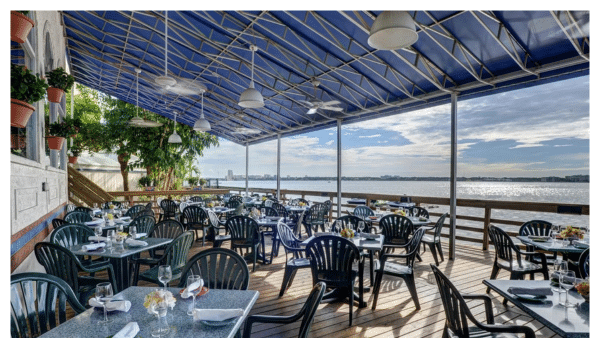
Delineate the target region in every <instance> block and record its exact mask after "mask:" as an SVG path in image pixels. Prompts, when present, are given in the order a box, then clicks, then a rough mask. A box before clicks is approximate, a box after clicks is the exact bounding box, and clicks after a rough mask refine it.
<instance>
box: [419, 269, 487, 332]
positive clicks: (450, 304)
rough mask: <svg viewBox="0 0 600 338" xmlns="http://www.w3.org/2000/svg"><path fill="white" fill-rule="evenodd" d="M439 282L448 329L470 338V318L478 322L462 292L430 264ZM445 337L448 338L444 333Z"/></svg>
mask: <svg viewBox="0 0 600 338" xmlns="http://www.w3.org/2000/svg"><path fill="white" fill-rule="evenodd" d="M430 266H431V269H432V270H433V275H434V276H435V281H436V282H437V286H438V290H439V292H440V295H441V299H442V304H443V306H444V312H445V313H446V327H447V329H449V330H450V331H452V333H454V334H455V335H456V336H458V337H461V338H467V337H469V321H468V320H467V318H469V319H470V320H471V321H472V322H477V321H476V320H475V318H474V317H473V315H472V314H471V311H470V310H469V307H468V306H467V304H466V303H465V300H464V299H463V297H462V296H461V294H460V292H458V290H457V289H456V287H455V286H454V284H452V282H451V281H450V280H449V279H448V277H446V276H445V275H444V273H442V271H441V270H440V269H438V267H436V266H435V265H434V264H430ZM444 336H447V335H446V334H445V333H444Z"/></svg>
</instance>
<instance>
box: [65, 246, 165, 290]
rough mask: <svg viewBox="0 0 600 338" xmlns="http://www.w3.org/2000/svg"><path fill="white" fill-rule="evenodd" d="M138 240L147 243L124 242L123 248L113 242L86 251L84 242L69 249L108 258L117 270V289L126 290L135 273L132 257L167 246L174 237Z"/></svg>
mask: <svg viewBox="0 0 600 338" xmlns="http://www.w3.org/2000/svg"><path fill="white" fill-rule="evenodd" d="M138 241H143V242H146V243H147V245H145V246H131V245H129V244H126V243H123V245H122V246H123V247H122V248H121V247H120V245H117V244H114V243H113V245H112V246H111V248H101V249H100V250H95V251H85V250H82V248H81V247H82V246H83V245H85V243H84V244H77V245H73V246H71V247H69V250H70V251H71V252H72V253H73V254H75V255H76V256H94V257H104V258H108V260H109V261H110V263H111V265H112V267H113V269H114V272H115V279H116V283H117V285H116V287H117V291H120V290H125V289H126V288H127V287H129V286H131V282H132V280H133V273H134V269H133V264H132V263H131V258H132V257H134V256H135V257H137V256H139V254H140V253H142V252H145V251H148V250H151V249H156V248H159V247H162V246H165V245H167V244H169V243H171V242H172V241H173V239H172V238H146V239H138ZM117 247H118V248H117Z"/></svg>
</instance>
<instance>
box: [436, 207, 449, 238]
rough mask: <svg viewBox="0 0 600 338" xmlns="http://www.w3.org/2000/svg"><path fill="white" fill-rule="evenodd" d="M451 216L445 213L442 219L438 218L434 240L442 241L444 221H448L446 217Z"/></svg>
mask: <svg viewBox="0 0 600 338" xmlns="http://www.w3.org/2000/svg"><path fill="white" fill-rule="evenodd" d="M448 216H450V214H449V213H445V214H443V215H442V216H440V218H438V220H437V222H435V225H434V226H433V238H434V239H440V238H441V236H442V228H443V227H444V221H446V217H448Z"/></svg>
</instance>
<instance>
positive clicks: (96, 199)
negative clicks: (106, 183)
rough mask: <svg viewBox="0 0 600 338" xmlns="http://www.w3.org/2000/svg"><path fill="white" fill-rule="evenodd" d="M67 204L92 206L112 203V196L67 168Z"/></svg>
mask: <svg viewBox="0 0 600 338" xmlns="http://www.w3.org/2000/svg"><path fill="white" fill-rule="evenodd" d="M67 174H68V184H69V202H71V203H73V204H75V205H77V206H81V205H84V204H86V205H88V206H91V205H94V204H101V203H104V202H108V201H112V200H113V196H111V194H109V193H107V192H106V191H104V190H102V188H100V187H99V186H98V185H97V184H96V183H94V182H92V181H91V180H90V179H89V178H87V177H85V176H84V175H83V174H81V173H80V172H78V171H77V170H76V169H74V168H73V167H71V166H68V171H67Z"/></svg>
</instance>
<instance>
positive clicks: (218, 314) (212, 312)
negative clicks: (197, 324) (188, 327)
mask: <svg viewBox="0 0 600 338" xmlns="http://www.w3.org/2000/svg"><path fill="white" fill-rule="evenodd" d="M243 314H244V310H242V309H194V320H209V321H213V322H220V321H223V320H227V319H230V318H235V317H240V316H242V315H243Z"/></svg>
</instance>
